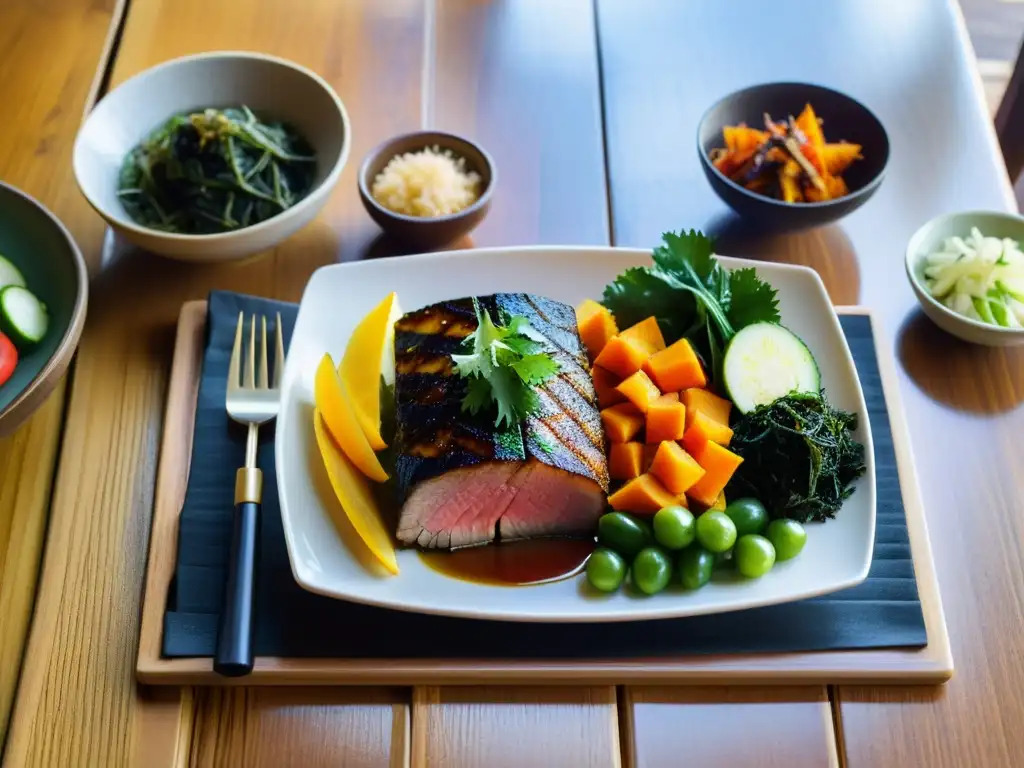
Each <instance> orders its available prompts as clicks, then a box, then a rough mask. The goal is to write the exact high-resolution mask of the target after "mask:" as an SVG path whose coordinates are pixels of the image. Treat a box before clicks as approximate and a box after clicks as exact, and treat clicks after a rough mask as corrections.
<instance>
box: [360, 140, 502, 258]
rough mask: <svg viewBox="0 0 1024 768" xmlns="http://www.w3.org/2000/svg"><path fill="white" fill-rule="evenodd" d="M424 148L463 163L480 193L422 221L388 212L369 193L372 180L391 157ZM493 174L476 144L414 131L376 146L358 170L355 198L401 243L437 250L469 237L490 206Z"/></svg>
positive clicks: (489, 160) (483, 152) (416, 217)
mask: <svg viewBox="0 0 1024 768" xmlns="http://www.w3.org/2000/svg"><path fill="white" fill-rule="evenodd" d="M426 147H438V148H439V149H441V150H445V149H447V150H450V151H451V153H452V154H453V155H456V156H457V157H461V158H463V159H464V160H465V162H466V168H467V169H468V170H471V171H475V172H476V173H477V174H478V175H479V176H480V182H481V186H482V189H481V192H480V197H479V198H478V199H477V201H476V202H475V203H473V204H472V205H471V206H469V207H468V208H465V209H463V210H461V211H459V212H458V213H453V214H451V215H449V216H435V217H433V218H425V217H420V216H406V215H404V214H401V213H395V212H394V211H391V210H388V209H387V208H385V207H384V206H382V205H381V204H380V203H378V202H377V201H376V200H374V198H373V195H372V194H370V188H371V187H372V186H373V180H374V179H375V178H377V174H379V173H380V172H381V171H383V170H384V166H386V165H387V164H388V162H389V161H390V160H391V158H393V157H395V156H396V155H401V154H404V153H406V152H416V151H419V150H421V149H425V148H426ZM496 179H497V174H496V173H495V170H494V162H493V161H492V160H491V156H490V155H489V154H487V152H486V151H485V150H484V149H483V147H481V146H480V145H478V144H475V143H474V142H472V141H469V140H468V139H463V138H461V137H459V136H454V135H453V134H450V133H441V132H439V131H417V132H415V133H407V134H405V135H403V136H397V137H395V138H393V139H388V140H387V141H385V142H384V143H383V144H380V145H378V146H377V147H376V148H375V149H374V150H373V151H372V152H370V154H369V155H367V156H366V159H365V160H363V164H362V166H360V168H359V197H360V198H361V199H362V201H363V207H364V208H366V212H367V213H369V214H370V218H372V219H373V220H374V221H375V222H377V224H378V225H379V226H380V228H381V229H383V230H384V232H385V233H386V234H387V235H388V236H390V237H393V238H395V239H396V240H399V241H401V242H402V243H404V244H406V245H409V246H413V247H416V248H420V249H422V250H424V251H429V250H433V249H436V248H440V247H442V246H444V245H447V244H448V243H451V242H453V241H454V240H458V239H459V238H460V237H462V236H463V235H466V234H469V233H470V232H471V231H473V229H475V228H476V226H477V225H478V224H479V223H480V222H481V221H483V219H484V217H485V216H486V215H487V211H488V210H489V209H490V207H491V193H492V192H493V190H494V184H495V181H496Z"/></svg>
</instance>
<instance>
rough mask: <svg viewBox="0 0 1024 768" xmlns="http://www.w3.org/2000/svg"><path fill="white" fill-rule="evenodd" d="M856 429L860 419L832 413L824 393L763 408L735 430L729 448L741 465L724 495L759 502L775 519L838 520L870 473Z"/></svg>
mask: <svg viewBox="0 0 1024 768" xmlns="http://www.w3.org/2000/svg"><path fill="white" fill-rule="evenodd" d="M856 427H857V416H856V414H853V413H848V412H846V411H840V410H837V409H835V408H833V407H832V406H831V405H829V403H828V400H827V399H826V398H825V393H824V390H822V392H821V393H819V394H791V395H786V396H785V397H781V398H779V399H778V400H776V401H775V402H774V403H770V404H769V405H762V406H760V407H759V408H757V409H756V410H754V411H753V412H751V413H749V414H747V415H746V416H743V417H742V418H741V419H740V420H739V422H738V423H736V424H735V425H734V426H733V436H732V442H731V443H730V444H729V448H730V450H732V451H734V452H735V453H737V454H738V455H739V456H742V457H743V463H742V464H741V465H740V467H739V469H738V470H737V471H736V474H735V475H733V477H732V480H731V481H730V483H729V486H728V488H727V489H726V494H727V495H728V496H732V495H734V494H735V495H749V496H754V497H756V498H757V499H759V500H760V501H761V503H763V504H764V505H765V507H766V508H767V509H768V514H769V515H770V516H771V517H772V518H783V517H785V518H791V519H793V520H798V521H799V522H802V523H804V522H807V521H808V520H818V521H823V520H825V519H828V518H832V517H835V514H836V512H837V511H838V509H839V508H840V507H841V506H842V504H843V501H845V500H846V499H847V498H849V496H850V495H851V494H852V493H853V488H852V487H850V486H851V484H852V483H853V481H854V480H856V479H857V478H858V477H860V476H861V475H862V474H864V471H865V469H866V468H865V465H864V446H863V445H861V444H860V443H858V442H857V441H856V440H854V439H853V434H852V430H854V429H856Z"/></svg>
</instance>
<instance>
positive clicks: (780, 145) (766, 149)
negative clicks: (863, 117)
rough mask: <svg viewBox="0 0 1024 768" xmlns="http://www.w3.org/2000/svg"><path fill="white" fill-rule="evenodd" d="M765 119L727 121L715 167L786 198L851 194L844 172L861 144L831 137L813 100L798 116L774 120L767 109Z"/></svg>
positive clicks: (832, 197) (767, 193)
mask: <svg viewBox="0 0 1024 768" xmlns="http://www.w3.org/2000/svg"><path fill="white" fill-rule="evenodd" d="M764 122H765V128H764V130H758V129H756V128H750V127H748V126H747V125H746V124H744V123H741V124H739V125H727V126H725V128H723V129H722V138H723V140H724V141H725V147H724V148H722V147H719V148H716V149H713V150H712V151H711V161H712V163H713V164H714V166H715V168H717V169H718V170H719V171H720V172H721V173H722V174H723V175H724V176H726V177H728V178H729V179H730V180H731V181H733V182H735V183H736V184H739V185H741V186H743V187H745V188H746V189H748V190H750V191H751V192H757V193H758V194H761V195H765V196H766V197H772V198H775V199H777V200H781V201H783V202H785V203H820V202H825V201H827V200H837V199H839V198H841V197H845V196H846V195H847V194H849V189H848V188H847V186H846V182H845V181H844V180H843V172H844V171H846V169H847V168H849V167H850V165H852V164H853V163H854V162H855V161H857V160H860V159H862V155H861V146H860V145H859V144H850V143H847V142H838V143H828V142H827V141H826V140H825V134H824V132H823V131H822V127H821V126H822V121H821V120H820V119H819V118H818V116H817V115H816V114H815V112H814V109H813V107H811V105H810V104H808V105H806V106H805V107H804V109H803V111H802V112H801V113H800V116H799V117H797V118H796V119H794V118H792V117H790V118H788V119H787V120H784V121H782V122H775V121H774V120H772V118H771V116H769V115H767V114H766V115H765V116H764Z"/></svg>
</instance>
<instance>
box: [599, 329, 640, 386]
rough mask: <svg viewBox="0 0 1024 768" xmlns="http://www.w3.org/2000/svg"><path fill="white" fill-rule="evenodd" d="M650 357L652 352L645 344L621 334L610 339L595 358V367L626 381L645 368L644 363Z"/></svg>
mask: <svg viewBox="0 0 1024 768" xmlns="http://www.w3.org/2000/svg"><path fill="white" fill-rule="evenodd" d="M650 356H651V350H650V349H648V348H647V347H646V346H645V345H644V344H643V342H641V341H638V340H637V339H632V338H628V337H625V336H623V335H622V334H621V333H620V334H619V335H618V336H612V337H611V338H610V339H608V343H607V344H605V345H604V349H602V350H601V353H600V354H599V355H598V356H597V357H595V358H594V365H599V366H601V367H602V368H604V369H605V370H606V371H611V372H612V373H614V374H615V375H616V376H618V377H619V378H620V379H624V378H626V377H627V376H632V375H633V374H634V373H636V372H637V371H639V370H640V369H641V368H643V365H644V362H646V360H647V358H648V357H650Z"/></svg>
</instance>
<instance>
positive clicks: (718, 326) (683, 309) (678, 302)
mask: <svg viewBox="0 0 1024 768" xmlns="http://www.w3.org/2000/svg"><path fill="white" fill-rule="evenodd" d="M662 240H663V244H662V245H660V246H658V247H657V248H655V250H654V254H653V257H654V264H653V266H650V267H634V268H632V269H628V270H626V271H625V272H623V273H622V274H621V275H619V276H618V277H617V278H616V279H615V281H614V282H613V283H610V284H609V285H608V286H607V287H606V288H605V289H604V299H603V303H604V305H605V306H606V307H608V309H610V310H611V312H612V314H613V315H614V316H615V320H616V322H617V323H618V325H619V327H620V328H626V327H628V326H631V325H633V324H634V323H638V322H640V321H641V320H644V319H646V318H648V317H650V316H651V315H654V317H655V318H657V320H658V327H660V328H661V332H662V334H663V335H664V336H665V340H666V341H667V342H668V343H670V344H671V343H672V342H674V341H677V340H678V339H681V338H683V337H686V338H688V339H689V340H690V343H691V344H693V345H694V348H695V349H696V350H697V352H698V353H699V354H700V355H701V357H703V358H704V360H705V362H707V363H710V365H711V367H712V370H713V371H714V372H717V371H718V369H719V361H720V358H721V353H722V351H723V350H724V349H725V345H726V344H728V343H729V340H730V339H731V338H732V337H733V336H735V335H736V332H737V331H738V330H740V329H741V328H744V327H746V326H748V325H751V324H752V323H758V322H769V323H777V322H779V319H780V318H779V306H778V305H779V302H778V299H777V298H776V292H775V289H774V288H772V286H771V285H769V284H768V283H766V282H764V281H763V280H761V279H760V278H758V276H757V273H756V272H755V271H754V270H753V269H749V268H747V269H734V270H732V271H729V270H726V269H725V268H723V267H722V265H721V264H719V263H718V260H717V259H716V258H715V256H714V241H713V240H712V239H711V238H709V237H706V236H705V235H703V234H701V233H700V232H698V231H696V230H691V231H689V232H685V231H684V232H680V233H679V234H676V233H673V232H666V233H665V234H664V235H662ZM714 378H717V376H714Z"/></svg>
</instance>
